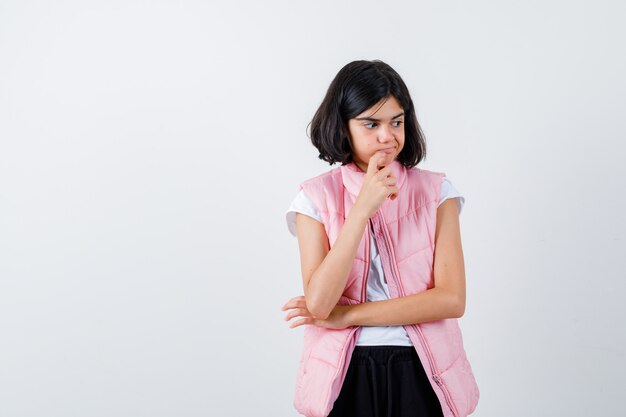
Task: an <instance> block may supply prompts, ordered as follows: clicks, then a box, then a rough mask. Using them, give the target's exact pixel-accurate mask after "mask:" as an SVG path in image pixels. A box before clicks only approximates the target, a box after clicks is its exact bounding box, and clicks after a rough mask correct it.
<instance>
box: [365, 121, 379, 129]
mask: <svg viewBox="0 0 626 417" xmlns="http://www.w3.org/2000/svg"><path fill="white" fill-rule="evenodd" d="M363 126H365V127H366V128H367V129H373V128H374V126H376V122H371V123H365V124H364V125H363Z"/></svg>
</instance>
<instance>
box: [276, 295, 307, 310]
mask: <svg viewBox="0 0 626 417" xmlns="http://www.w3.org/2000/svg"><path fill="white" fill-rule="evenodd" d="M302 301H304V302H305V305H306V300H305V298H304V295H299V296H298V297H293V298H292V299H290V300H289V301H287V302H286V303H285V305H283V306H282V307H281V310H287V309H288V308H291V307H292V306H293V305H294V304H298V303H300V302H302Z"/></svg>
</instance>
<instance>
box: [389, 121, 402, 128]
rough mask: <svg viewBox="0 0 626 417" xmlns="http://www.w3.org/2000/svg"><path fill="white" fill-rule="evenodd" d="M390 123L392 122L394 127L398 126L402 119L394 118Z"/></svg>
mask: <svg viewBox="0 0 626 417" xmlns="http://www.w3.org/2000/svg"><path fill="white" fill-rule="evenodd" d="M391 124H392V125H393V126H394V127H398V126H400V125H401V124H402V120H396V121H394V122H391Z"/></svg>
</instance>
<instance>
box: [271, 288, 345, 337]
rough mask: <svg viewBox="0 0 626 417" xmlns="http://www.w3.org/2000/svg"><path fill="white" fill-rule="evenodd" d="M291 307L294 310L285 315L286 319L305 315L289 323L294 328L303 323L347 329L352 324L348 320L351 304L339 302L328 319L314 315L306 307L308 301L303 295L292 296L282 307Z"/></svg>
mask: <svg viewBox="0 0 626 417" xmlns="http://www.w3.org/2000/svg"><path fill="white" fill-rule="evenodd" d="M289 309H291V310H292V311H290V312H289V314H287V316H286V317H285V320H286V321H288V320H290V319H292V318H294V317H298V316H302V317H303V318H302V319H300V320H296V321H294V322H292V323H291V324H290V325H289V327H290V328H292V329H293V328H296V327H298V326H301V325H303V324H313V325H315V326H320V327H326V328H328V329H345V328H346V327H350V326H352V324H351V323H350V322H349V320H348V312H349V311H350V306H349V305H339V304H337V305H336V306H335V307H334V308H333V311H331V312H330V315H329V316H328V318H327V319H326V320H319V319H316V318H315V317H313V315H312V314H311V313H310V312H309V310H308V309H307V308H306V301H305V298H304V296H303V295H301V296H299V297H294V298H292V299H291V300H289V301H287V303H286V304H285V305H284V306H283V307H282V308H281V310H282V311H285V310H289Z"/></svg>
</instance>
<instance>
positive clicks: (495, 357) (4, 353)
mask: <svg viewBox="0 0 626 417" xmlns="http://www.w3.org/2000/svg"><path fill="white" fill-rule="evenodd" d="M625 11H626V7H625V6H623V3H622V2H619V1H554V0H551V1H526V2H519V1H465V2H463V1H401V2H375V1H358V2H357V1H326V0H324V1H319V0H318V1H269V0H266V1H263V2H260V1H248V2H237V1H233V2H210V1H189V0H187V1H185V0H183V1H165V0H163V1H135V0H125V1H77V0H65V1H64V0H59V1H54V2H44V1H39V2H37V1H24V0H21V1H6V0H5V1H2V2H1V3H0V416H1V417H26V416H28V417H40V416H45V417H70V416H80V417H83V416H89V417H104V416H107V417H144V416H145V417H161V416H176V417H191V416H194V417H195V416H268V417H270V416H271V417H277V416H284V417H288V416H294V417H295V416H297V415H298V414H297V412H296V411H295V409H294V408H293V404H292V400H293V393H294V383H295V376H296V369H297V364H298V359H299V356H300V349H301V346H302V331H303V328H302V327H298V328H295V329H290V328H289V323H288V322H285V321H284V320H283V318H284V316H285V315H286V314H285V313H284V312H281V311H280V307H281V306H282V305H283V304H284V303H285V302H286V301H287V300H288V299H290V298H291V297H294V296H297V295H300V294H301V293H302V284H301V276H300V264H299V253H298V247H297V240H296V239H295V238H294V237H293V236H291V235H290V234H289V232H288V230H287V226H286V222H285V211H286V209H287V208H288V206H289V204H290V202H291V200H292V199H293V197H295V195H296V193H297V191H298V184H299V183H300V182H301V181H303V180H305V179H307V178H310V177H312V176H315V175H318V174H320V173H322V172H325V171H326V170H328V169H331V168H332V167H331V166H329V165H328V164H327V163H325V162H323V161H321V160H319V159H318V157H317V155H318V154H317V151H316V150H315V148H314V147H313V146H312V145H311V143H310V140H309V138H308V137H307V134H306V128H307V124H308V123H309V121H310V120H311V118H312V116H313V113H314V112H315V110H316V108H317V106H318V105H319V104H320V102H321V100H322V98H323V96H324V93H325V92H326V89H327V87H328V85H329V83H330V81H331V80H332V78H333V77H334V75H335V74H336V73H337V71H338V70H339V69H340V68H341V67H342V66H343V65H345V64H346V63H348V62H350V61H352V60H355V59H381V60H383V61H385V62H387V63H388V64H390V65H391V66H393V67H394V68H395V69H396V70H397V71H398V72H399V73H400V75H401V76H402V77H403V78H404V80H405V82H406V83H407V85H408V87H409V89H410V91H411V94H412V97H413V100H414V102H415V105H416V107H417V115H418V120H419V121H420V123H421V125H422V127H423V130H424V133H425V135H426V138H427V143H428V155H427V159H426V160H425V161H424V162H423V163H421V164H420V165H419V167H422V168H424V169H430V170H435V171H440V172H445V173H446V174H447V175H448V177H449V178H450V180H451V181H452V183H453V184H454V185H455V186H456V188H457V189H458V190H459V191H460V192H461V193H462V194H463V195H464V197H465V198H466V204H465V207H464V209H463V211H462V213H461V219H460V220H461V229H462V230H461V234H462V240H463V248H464V254H465V265H466V279H467V297H468V298H467V308H466V311H465V315H464V316H463V317H462V318H461V319H459V320H460V321H459V323H460V325H461V328H462V331H463V335H464V342H465V349H466V351H467V354H468V358H469V359H470V362H471V364H472V367H473V370H474V373H475V376H476V379H477V381H478V384H479V388H480V392H481V398H480V402H479V405H478V407H477V409H476V411H475V413H474V415H475V416H479V417H491V416H494V417H500V416H508V417H518V416H519V417H527V416H569V417H576V416H590V415H598V416H600V415H619V414H621V413H622V412H623V398H622V397H623V394H624V387H626V336H625V331H624V328H625V326H624V323H623V320H624V318H625V317H624V312H625V311H624V302H623V300H624V293H625V290H626V284H625V282H626V273H625V272H624V257H625V254H626V244H625V241H624V235H625V233H626V224H625V221H624V217H623V213H624V210H625V209H626V199H625V197H624V190H625V189H626V181H625V178H626V177H625V175H626V169H625V167H624V161H623V160H624V157H625V156H626V153H625V151H626V146H625V145H624V143H625V141H626V135H625V133H624V132H625V131H626V117H624V115H625V113H626V105H625V102H626V100H625V99H624V94H626V82H625V80H624V74H625V73H626V58H625V55H624V50H625V45H624V39H626V29H624V25H623V16H624V12H625ZM335 166H337V165H335Z"/></svg>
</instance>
